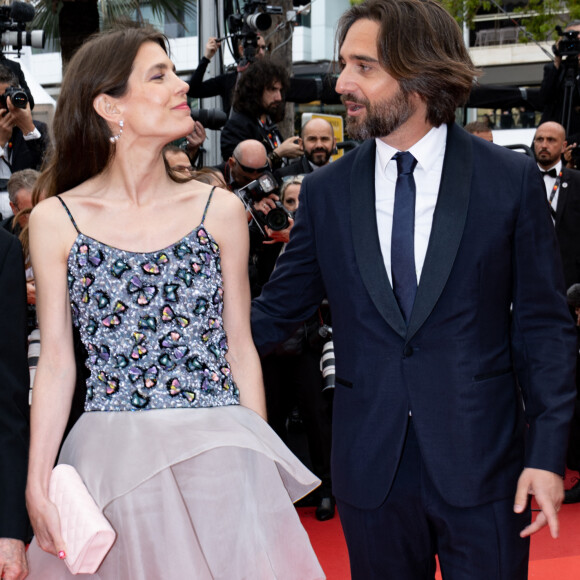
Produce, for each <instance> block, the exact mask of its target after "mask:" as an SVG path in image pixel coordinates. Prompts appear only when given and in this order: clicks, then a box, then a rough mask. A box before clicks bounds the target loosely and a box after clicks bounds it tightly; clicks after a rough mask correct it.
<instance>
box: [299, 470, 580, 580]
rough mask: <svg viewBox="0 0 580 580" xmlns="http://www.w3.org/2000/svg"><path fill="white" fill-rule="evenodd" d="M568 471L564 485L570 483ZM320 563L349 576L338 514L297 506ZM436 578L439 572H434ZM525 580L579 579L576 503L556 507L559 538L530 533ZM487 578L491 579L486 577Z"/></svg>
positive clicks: (339, 579)
mask: <svg viewBox="0 0 580 580" xmlns="http://www.w3.org/2000/svg"><path fill="white" fill-rule="evenodd" d="M571 475H572V476H574V477H578V475H577V474H568V476H567V478H566V487H570V481H571V479H570V477H571ZM298 512H299V514H300V519H301V520H302V524H303V525H304V527H305V528H306V531H307V532H308V535H309V536H310V541H311V542H312V545H313V547H314V550H315V551H316V554H317V556H318V559H319V561H320V564H321V566H322V568H323V570H324V571H325V573H326V576H327V578H328V580H350V572H349V566H348V553H347V550H346V544H345V541H344V536H343V534H342V528H341V527H340V520H339V518H338V516H336V517H334V519H332V520H330V521H328V522H319V521H317V520H316V518H315V517H314V508H299V510H298ZM436 578H437V580H440V579H441V575H440V574H439V573H437V576H436ZM528 578H529V580H579V579H580V503H578V504H571V505H564V506H562V510H561V511H560V538H559V539H557V540H553V539H552V538H551V536H550V533H549V531H548V529H547V528H544V529H543V530H541V531H540V532H538V533H537V534H535V535H534V536H533V537H532V544H531V551H530V572H529V576H528ZM490 580H491V579H490Z"/></svg>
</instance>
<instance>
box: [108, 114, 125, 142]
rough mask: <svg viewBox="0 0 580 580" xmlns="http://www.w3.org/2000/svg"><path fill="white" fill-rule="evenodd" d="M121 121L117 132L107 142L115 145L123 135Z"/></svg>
mask: <svg viewBox="0 0 580 580" xmlns="http://www.w3.org/2000/svg"><path fill="white" fill-rule="evenodd" d="M123 124H124V123H123V121H122V120H121V121H119V132H118V133H117V134H116V135H113V136H112V137H109V141H110V142H111V143H116V142H117V141H118V140H119V139H120V138H121V135H122V134H123Z"/></svg>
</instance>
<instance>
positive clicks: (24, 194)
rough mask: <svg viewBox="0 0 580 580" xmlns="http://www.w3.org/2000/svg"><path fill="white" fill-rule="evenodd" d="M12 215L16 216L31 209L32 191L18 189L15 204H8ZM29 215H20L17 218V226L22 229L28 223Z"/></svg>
mask: <svg viewBox="0 0 580 580" xmlns="http://www.w3.org/2000/svg"><path fill="white" fill-rule="evenodd" d="M10 208H11V209H12V213H13V214H14V215H16V214H17V213H18V212H19V211H22V210H23V209H29V208H30V209H32V191H30V190H29V189H24V188H22V189H19V190H18V191H17V192H16V203H12V202H10ZM28 216H29V214H25V215H22V216H20V217H19V218H18V224H19V225H20V227H21V228H23V227H24V226H25V225H26V224H27V223H28Z"/></svg>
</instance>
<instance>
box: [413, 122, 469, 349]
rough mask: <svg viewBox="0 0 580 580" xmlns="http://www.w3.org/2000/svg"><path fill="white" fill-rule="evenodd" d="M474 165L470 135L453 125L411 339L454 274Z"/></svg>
mask: <svg viewBox="0 0 580 580" xmlns="http://www.w3.org/2000/svg"><path fill="white" fill-rule="evenodd" d="M472 163H473V151H472V144H471V139H470V137H469V135H468V134H467V133H465V132H464V131H463V130H462V129H460V128H459V127H457V126H455V125H450V126H449V129H448V134H447V145H446V150H445V160H444V162H443V172H442V176H441V185H440V187H439V196H438V198H437V205H436V206H435V213H434V215H433V226H432V227H431V235H430V237H429V245H428V247H427V254H426V256H425V263H424V265H423V270H422V272H421V279H420V281H419V287H418V288H417V297H416V298H415V305H414V307H413V313H412V314H411V320H410V322H409V331H408V333H407V340H410V339H411V337H412V336H413V335H414V334H415V333H416V332H417V330H418V329H419V328H420V327H421V325H422V324H423V323H424V322H425V320H426V319H427V317H428V316H429V314H431V311H432V310H433V308H434V307H435V304H436V303H437V300H439V297H440V296H441V292H443V288H444V287H445V284H446V283H447V279H448V278H449V274H450V273H451V268H452V267H453V262H454V261H455V256H456V255H457V251H458V249H459V243H460V242H461V237H462V235H463V230H464V228H465V220H466V219H467V208H468V206H469V194H470V189H471V172H472Z"/></svg>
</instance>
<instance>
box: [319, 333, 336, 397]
mask: <svg viewBox="0 0 580 580" xmlns="http://www.w3.org/2000/svg"><path fill="white" fill-rule="evenodd" d="M318 332H319V334H320V336H322V338H325V339H326V342H325V343H324V346H323V347H322V355H321V357H320V372H321V373H322V392H323V393H325V394H330V393H332V392H333V389H334V385H335V375H336V373H335V358H334V342H333V341H332V327H331V326H328V325H327V324H324V325H323V326H321V327H320V329H319V330H318Z"/></svg>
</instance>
